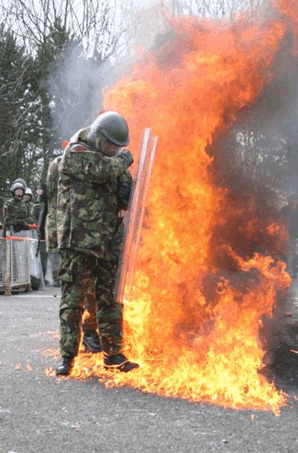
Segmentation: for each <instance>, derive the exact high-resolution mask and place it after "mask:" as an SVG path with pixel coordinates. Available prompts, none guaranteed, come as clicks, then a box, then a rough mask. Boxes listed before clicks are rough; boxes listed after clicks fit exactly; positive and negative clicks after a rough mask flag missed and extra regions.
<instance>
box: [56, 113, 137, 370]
mask: <svg viewBox="0 0 298 453" xmlns="http://www.w3.org/2000/svg"><path fill="white" fill-rule="evenodd" d="M128 143H129V134H128V125H127V123H126V120H125V119H124V118H123V117H122V116H121V115H119V114H118V113H117V112H105V113H102V114H100V115H99V116H98V117H97V119H96V120H95V121H94V122H93V123H92V124H91V126H90V127H87V128H86V129H81V130H80V131H78V132H77V133H76V134H75V135H74V136H73V137H72V138H71V140H70V143H69V145H68V146H67V148H66V149H65V151H64V154H63V157H62V160H61V163H60V165H59V183H58V210H57V226H58V229H57V232H58V248H59V251H60V254H61V265H60V278H61V284H62V296H61V302H60V312H59V316H60V353H61V356H62V358H61V361H60V362H59V364H58V366H57V368H56V374H57V375H60V374H62V375H66V374H69V372H70V371H71V368H72V367H73V364H74V358H75V356H76V355H77V353H78V347H79V339H80V324H81V319H82V313H83V303H82V293H83V291H84V274H85V273H86V272H90V274H91V275H92V278H93V280H94V282H95V304H96V318H97V325H98V329H99V335H100V341H101V346H102V350H103V364H104V367H105V368H106V369H109V368H115V369H118V370H119V371H122V372H127V371H130V370H132V369H133V368H137V367H138V365H137V364H136V363H132V362H130V361H129V360H127V358H126V357H125V355H124V354H123V352H122V305H121V304H119V303H118V302H117V301H116V300H115V298H114V287H115V281H116V272H117V266H118V258H119V254H120V250H121V246H122V239H123V232H124V226H123V221H122V219H121V218H120V217H119V213H120V211H121V209H123V204H124V201H125V200H121V199H122V196H123V195H125V196H127V192H129V189H130V186H129V181H131V177H130V176H129V174H128V172H127V168H128V167H130V165H132V163H133V157H132V155H131V153H130V151H128V150H125V149H124V150H123V149H122V148H123V147H124V146H126V145H127V144H128ZM119 201H120V202H121V204H122V205H121V206H120V205H119ZM122 201H123V203H122Z"/></svg>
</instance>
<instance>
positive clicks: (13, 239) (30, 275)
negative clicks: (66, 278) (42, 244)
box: [0, 225, 44, 296]
mask: <svg viewBox="0 0 298 453" xmlns="http://www.w3.org/2000/svg"><path fill="white" fill-rule="evenodd" d="M30 227H31V228H30V229H29V230H28V231H27V230H26V231H21V232H20V233H13V232H11V234H10V235H9V236H8V235H6V237H5V238H3V231H2V230H0V291H4V295H5V296H10V295H11V293H12V291H20V292H23V291H25V290H26V289H28V288H30V289H31V284H32V279H33V280H34V279H36V280H35V281H37V282H39V285H40V286H44V281H43V275H42V269H41V264H40V259H39V258H36V257H35V251H36V248H37V231H36V226H35V225H30ZM35 289H37V288H35Z"/></svg>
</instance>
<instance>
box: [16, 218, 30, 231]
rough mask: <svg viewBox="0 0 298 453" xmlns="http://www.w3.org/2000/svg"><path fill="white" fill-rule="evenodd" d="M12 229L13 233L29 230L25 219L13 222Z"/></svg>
mask: <svg viewBox="0 0 298 453" xmlns="http://www.w3.org/2000/svg"><path fill="white" fill-rule="evenodd" d="M13 229H14V232H15V233H19V232H20V231H22V230H29V225H28V223H27V222H26V220H18V221H17V222H15V223H14V224H13Z"/></svg>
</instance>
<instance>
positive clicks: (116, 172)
mask: <svg viewBox="0 0 298 453" xmlns="http://www.w3.org/2000/svg"><path fill="white" fill-rule="evenodd" d="M87 132H88V129H87V130H86V129H85V130H81V131H79V132H78V133H77V134H76V135H75V136H74V137H73V138H72V139H71V140H70V143H69V145H68V147H67V148H66V149H65V151H64V154H63V156H62V160H61V162H60V165H59V182H58V208H57V237H58V248H59V250H63V249H72V250H78V251H82V252H84V253H91V254H94V255H96V256H97V257H99V258H103V259H114V258H115V257H117V256H118V255H119V253H120V249H121V244H122V238H123V230H124V228H123V222H122V219H121V218H120V217H119V215H118V214H119V212H120V210H121V208H120V207H119V205H118V202H117V178H118V177H122V176H123V175H124V174H125V173H128V172H127V162H126V159H125V157H124V156H122V155H121V154H119V155H116V156H113V157H108V156H105V155H104V154H102V153H101V152H99V151H95V150H94V149H92V148H90V147H89V146H88V145H87V143H86V141H85V137H86V135H87Z"/></svg>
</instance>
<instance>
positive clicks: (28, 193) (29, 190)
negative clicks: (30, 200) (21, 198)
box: [25, 187, 33, 197]
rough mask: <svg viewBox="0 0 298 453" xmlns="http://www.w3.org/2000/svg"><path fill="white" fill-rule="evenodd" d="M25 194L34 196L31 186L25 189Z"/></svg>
mask: <svg viewBox="0 0 298 453" xmlns="http://www.w3.org/2000/svg"><path fill="white" fill-rule="evenodd" d="M25 195H30V196H31V197H33V193H32V190H31V189H30V187H27V189H26V190H25Z"/></svg>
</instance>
